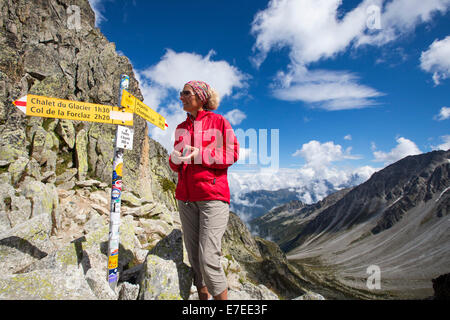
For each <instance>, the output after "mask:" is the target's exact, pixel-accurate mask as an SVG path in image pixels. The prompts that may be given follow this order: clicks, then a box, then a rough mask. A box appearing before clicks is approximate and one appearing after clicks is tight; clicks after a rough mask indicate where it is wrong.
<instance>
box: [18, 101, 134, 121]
mask: <svg viewBox="0 0 450 320" xmlns="http://www.w3.org/2000/svg"><path fill="white" fill-rule="evenodd" d="M13 104H14V105H15V106H16V107H17V108H19V109H20V110H21V111H22V112H23V113H25V114H26V115H27V116H37V117H45V118H58V119H67V120H79V121H89V122H100V123H111V124H122V125H126V126H132V125H133V113H132V112H127V111H128V110H126V109H124V108H119V107H112V106H107V105H102V104H95V103H88V102H79V101H71V100H63V99H56V98H50V97H43V96H36V95H33V94H28V95H26V96H24V97H22V98H20V99H18V100H16V101H14V102H13ZM122 109H124V110H122Z"/></svg>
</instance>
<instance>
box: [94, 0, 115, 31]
mask: <svg viewBox="0 0 450 320" xmlns="http://www.w3.org/2000/svg"><path fill="white" fill-rule="evenodd" d="M105 1H111V0H89V4H90V5H91V8H92V10H93V11H94V13H95V26H96V27H99V26H100V24H101V23H102V22H103V21H108V19H106V18H105V16H104V15H103V14H102V11H105V7H104V2H105Z"/></svg>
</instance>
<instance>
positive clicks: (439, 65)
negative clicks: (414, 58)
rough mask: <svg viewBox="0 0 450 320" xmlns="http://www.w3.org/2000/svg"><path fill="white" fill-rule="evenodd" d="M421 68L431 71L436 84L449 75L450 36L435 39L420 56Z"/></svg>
mask: <svg viewBox="0 0 450 320" xmlns="http://www.w3.org/2000/svg"><path fill="white" fill-rule="evenodd" d="M420 67H421V68H422V70H424V71H427V72H430V73H431V72H432V73H433V81H434V83H435V84H436V85H438V84H440V81H441V80H444V79H447V78H449V77H450V36H447V37H446V38H445V39H443V40H440V41H439V40H435V41H434V42H433V43H432V44H431V45H430V47H429V48H428V50H427V51H424V52H422V55H421V56H420Z"/></svg>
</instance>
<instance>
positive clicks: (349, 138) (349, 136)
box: [344, 134, 352, 141]
mask: <svg viewBox="0 0 450 320" xmlns="http://www.w3.org/2000/svg"><path fill="white" fill-rule="evenodd" d="M344 140H348V141H351V140H352V135H351V134H348V135H346V136H345V137H344Z"/></svg>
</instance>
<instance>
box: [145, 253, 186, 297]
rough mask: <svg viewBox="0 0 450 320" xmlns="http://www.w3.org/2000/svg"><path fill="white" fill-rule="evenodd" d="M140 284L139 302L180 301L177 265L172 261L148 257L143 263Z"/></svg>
mask: <svg viewBox="0 0 450 320" xmlns="http://www.w3.org/2000/svg"><path fill="white" fill-rule="evenodd" d="M139 283H140V292H139V300H181V299H182V297H181V294H180V283H179V281H178V272H177V265H176V263H175V262H174V261H172V260H164V259H162V258H160V257H158V256H155V255H148V256H147V259H146V261H145V263H144V269H143V276H142V280H141V281H140V282H139Z"/></svg>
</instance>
